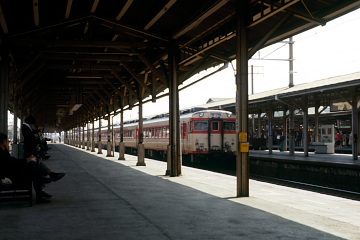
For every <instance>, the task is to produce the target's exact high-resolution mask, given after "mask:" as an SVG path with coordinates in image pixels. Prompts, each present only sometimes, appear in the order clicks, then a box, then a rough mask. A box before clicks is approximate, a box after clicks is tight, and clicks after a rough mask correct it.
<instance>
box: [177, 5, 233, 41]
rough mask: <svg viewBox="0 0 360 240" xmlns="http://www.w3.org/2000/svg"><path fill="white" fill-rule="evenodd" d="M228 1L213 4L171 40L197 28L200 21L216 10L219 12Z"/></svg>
mask: <svg viewBox="0 0 360 240" xmlns="http://www.w3.org/2000/svg"><path fill="white" fill-rule="evenodd" d="M229 1H230V0H220V1H218V2H217V3H216V4H214V5H213V6H212V7H211V8H210V9H208V10H207V11H206V12H205V13H204V14H203V15H201V16H199V17H198V18H197V19H196V20H195V21H193V22H192V23H190V24H189V25H187V26H186V27H185V28H184V29H183V30H181V31H180V32H178V33H177V34H175V35H174V36H173V37H172V38H173V39H178V38H179V37H181V36H182V35H184V34H185V33H187V32H189V31H191V30H192V29H193V28H195V27H197V26H198V25H199V24H200V23H201V22H202V21H204V20H205V19H206V18H207V17H209V16H210V15H212V14H213V13H215V12H216V11H217V10H219V9H220V8H221V7H223V6H224V5H225V4H226V3H228V2H229Z"/></svg>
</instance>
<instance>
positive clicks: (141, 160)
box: [136, 86, 146, 166]
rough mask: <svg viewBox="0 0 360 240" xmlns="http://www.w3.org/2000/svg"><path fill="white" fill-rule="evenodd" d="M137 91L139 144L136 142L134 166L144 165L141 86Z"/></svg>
mask: <svg viewBox="0 0 360 240" xmlns="http://www.w3.org/2000/svg"><path fill="white" fill-rule="evenodd" d="M138 91H139V144H138V147H137V149H138V161H137V163H136V166H146V164H145V146H144V144H143V142H144V131H143V122H144V119H143V106H142V94H141V92H142V88H141V86H139V87H138Z"/></svg>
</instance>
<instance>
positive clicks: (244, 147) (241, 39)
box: [236, 1, 250, 197]
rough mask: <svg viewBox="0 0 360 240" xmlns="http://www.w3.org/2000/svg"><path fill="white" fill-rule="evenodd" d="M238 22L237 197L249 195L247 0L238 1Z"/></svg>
mask: <svg viewBox="0 0 360 240" xmlns="http://www.w3.org/2000/svg"><path fill="white" fill-rule="evenodd" d="M236 4H237V8H236V10H237V19H236V20H237V23H236V38H237V39H236V41H237V43H236V45H237V46H236V120H237V123H238V124H237V129H236V133H237V136H238V137H237V138H236V139H237V154H236V178H237V182H236V183H237V184H236V185H237V191H236V196H237V197H248V196H249V178H250V163H249V148H248V147H249V143H248V141H249V135H248V132H249V128H248V47H247V28H246V21H247V16H248V13H247V1H237V2H236Z"/></svg>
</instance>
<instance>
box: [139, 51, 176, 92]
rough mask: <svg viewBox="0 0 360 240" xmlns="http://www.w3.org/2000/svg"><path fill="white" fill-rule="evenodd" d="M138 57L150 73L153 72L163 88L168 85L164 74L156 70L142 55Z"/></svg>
mask: <svg viewBox="0 0 360 240" xmlns="http://www.w3.org/2000/svg"><path fill="white" fill-rule="evenodd" d="M138 56H139V58H140V59H141V61H143V62H144V63H145V65H146V66H148V68H149V69H150V71H151V72H153V73H154V74H155V75H156V76H157V77H158V78H159V79H160V81H161V82H162V83H163V84H164V85H165V86H168V85H169V84H168V82H167V81H166V77H165V76H164V74H163V73H162V72H161V71H160V70H158V69H157V68H156V67H155V66H154V65H153V64H152V63H151V62H150V61H149V60H148V59H147V58H146V57H145V56H144V55H143V54H139V55H138Z"/></svg>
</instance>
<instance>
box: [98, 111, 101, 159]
mask: <svg viewBox="0 0 360 240" xmlns="http://www.w3.org/2000/svg"><path fill="white" fill-rule="evenodd" d="M97 153H98V154H102V144H101V117H100V116H99V131H98V152H97Z"/></svg>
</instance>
